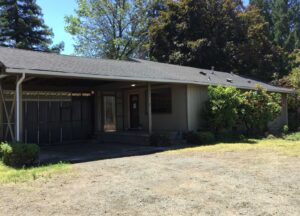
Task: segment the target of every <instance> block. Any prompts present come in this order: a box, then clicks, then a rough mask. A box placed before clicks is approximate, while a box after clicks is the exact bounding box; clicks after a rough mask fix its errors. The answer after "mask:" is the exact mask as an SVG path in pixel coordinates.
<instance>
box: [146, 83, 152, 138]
mask: <svg viewBox="0 0 300 216" xmlns="http://www.w3.org/2000/svg"><path fill="white" fill-rule="evenodd" d="M147 99H148V131H149V134H152V101H151V84H150V83H148V98H147Z"/></svg>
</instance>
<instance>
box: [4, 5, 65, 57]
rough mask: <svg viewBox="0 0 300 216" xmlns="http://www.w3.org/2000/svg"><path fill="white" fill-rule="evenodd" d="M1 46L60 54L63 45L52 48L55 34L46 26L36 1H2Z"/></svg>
mask: <svg viewBox="0 0 300 216" xmlns="http://www.w3.org/2000/svg"><path fill="white" fill-rule="evenodd" d="M0 26H1V28H0V45H2V46H8V47H16V48H21V49H29V50H36V51H54V52H59V51H60V50H62V49H63V43H61V44H59V45H55V46H54V47H52V48H51V47H50V45H51V44H52V37H53V33H52V30H51V29H49V27H48V26H46V25H45V24H44V20H43V14H42V11H41V8H40V7H39V6H38V5H37V4H36V1H35V0H0Z"/></svg>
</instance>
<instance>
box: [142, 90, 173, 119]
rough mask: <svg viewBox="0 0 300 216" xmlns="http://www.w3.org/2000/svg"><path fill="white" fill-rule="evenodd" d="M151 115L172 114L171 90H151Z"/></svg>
mask: <svg viewBox="0 0 300 216" xmlns="http://www.w3.org/2000/svg"><path fill="white" fill-rule="evenodd" d="M145 95H146V113H147V112H148V110H147V109H148V100H147V98H148V93H147V91H146V94H145ZM151 101H152V113H154V114H158V113H171V112H172V93H171V88H160V89H152V94H151Z"/></svg>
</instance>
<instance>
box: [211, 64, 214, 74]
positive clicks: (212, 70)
mask: <svg viewBox="0 0 300 216" xmlns="http://www.w3.org/2000/svg"><path fill="white" fill-rule="evenodd" d="M211 73H212V74H215V66H212V67H211Z"/></svg>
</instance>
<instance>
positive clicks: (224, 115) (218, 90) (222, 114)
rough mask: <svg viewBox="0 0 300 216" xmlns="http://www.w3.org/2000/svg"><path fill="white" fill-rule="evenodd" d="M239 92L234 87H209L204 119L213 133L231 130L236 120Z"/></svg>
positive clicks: (239, 100) (239, 98) (239, 99)
mask: <svg viewBox="0 0 300 216" xmlns="http://www.w3.org/2000/svg"><path fill="white" fill-rule="evenodd" d="M241 99H242V98H241V92H240V90H238V89H236V88H234V87H226V88H224V87H222V86H217V87H214V86H209V87H208V101H207V104H206V109H205V110H206V111H205V115H204V116H205V117H206V119H207V122H208V126H209V127H210V128H211V129H212V130H214V131H217V132H218V131H220V130H223V129H231V128H232V127H233V126H234V125H235V124H236V122H237V120H238V107H239V105H240V103H241Z"/></svg>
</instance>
